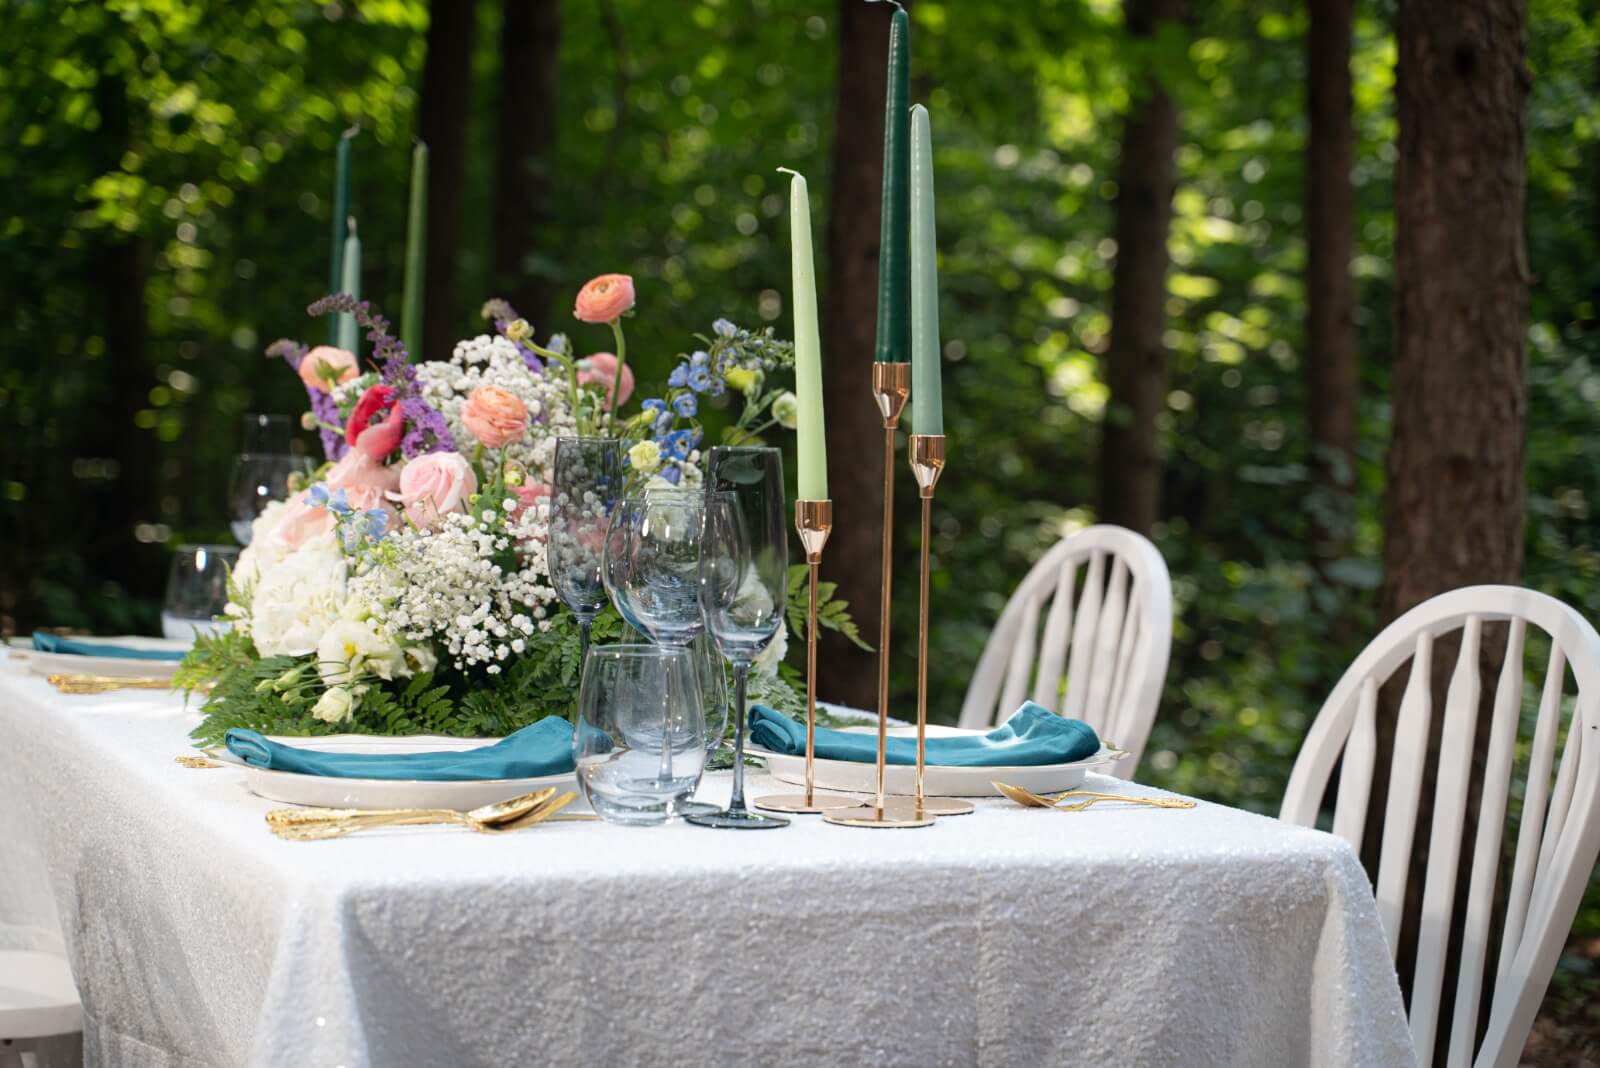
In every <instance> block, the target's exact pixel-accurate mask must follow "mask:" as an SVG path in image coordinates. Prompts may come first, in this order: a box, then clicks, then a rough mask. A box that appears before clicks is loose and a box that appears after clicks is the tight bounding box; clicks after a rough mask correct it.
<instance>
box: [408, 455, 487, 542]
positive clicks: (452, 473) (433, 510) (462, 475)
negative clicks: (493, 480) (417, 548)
mask: <svg viewBox="0 0 1600 1068" xmlns="http://www.w3.org/2000/svg"><path fill="white" fill-rule="evenodd" d="M476 492H478V476H476V475H474V474H473V473H472V465H471V464H469V463H467V458H466V457H465V456H462V455H461V454H460V453H458V452H431V453H429V454H428V455H426V456H419V457H417V458H416V459H415V460H412V461H411V462H410V463H408V464H406V465H405V467H404V468H402V469H401V471H400V492H399V493H391V494H390V495H389V496H390V498H391V499H392V500H396V501H399V502H400V504H401V506H402V507H404V508H405V510H406V515H407V516H408V517H410V519H411V522H413V523H415V524H416V525H417V526H418V527H421V528H422V529H423V530H432V529H433V528H434V527H436V526H438V525H439V517H440V516H443V515H445V514H446V513H448V512H455V511H465V510H466V506H467V500H468V498H470V497H471V496H472V495H473V494H474V493H476Z"/></svg>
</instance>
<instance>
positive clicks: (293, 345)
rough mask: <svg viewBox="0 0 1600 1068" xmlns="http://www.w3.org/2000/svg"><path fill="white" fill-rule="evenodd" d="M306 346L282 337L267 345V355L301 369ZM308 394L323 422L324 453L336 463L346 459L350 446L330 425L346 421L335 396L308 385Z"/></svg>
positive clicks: (307, 350)
mask: <svg viewBox="0 0 1600 1068" xmlns="http://www.w3.org/2000/svg"><path fill="white" fill-rule="evenodd" d="M310 351H311V350H310V349H308V348H307V347H306V346H304V345H302V344H300V343H299V342H298V341H290V340H289V339H288V338H280V339H279V340H277V341H274V342H273V343H272V344H271V345H268V346H267V355H268V356H276V357H281V358H282V359H283V360H284V361H285V362H287V363H288V365H289V366H290V367H292V368H294V369H295V371H297V372H298V371H299V370H300V361H301V360H303V359H305V356H306V353H308V352H310ZM306 396H308V397H309V398H310V399H311V414H312V415H314V416H315V417H316V420H317V422H318V423H320V424H321V426H319V427H318V428H317V435H318V437H320V438H321V439H322V454H323V456H325V457H327V458H328V459H329V460H331V461H332V462H334V463H338V462H339V461H340V460H342V459H344V454H345V453H346V452H349V451H350V446H348V445H346V444H345V440H344V436H343V435H342V434H339V433H338V432H336V431H333V430H329V429H328V428H329V427H332V426H338V425H339V424H340V423H342V422H343V421H344V414H343V413H342V412H340V411H339V406H338V405H337V404H335V403H334V400H333V397H331V396H330V395H328V394H326V393H324V392H322V390H320V389H312V388H311V387H310V386H307V387H306Z"/></svg>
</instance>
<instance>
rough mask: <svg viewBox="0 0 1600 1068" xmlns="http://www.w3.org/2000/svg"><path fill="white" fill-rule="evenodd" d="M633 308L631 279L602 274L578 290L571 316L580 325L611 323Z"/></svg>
mask: <svg viewBox="0 0 1600 1068" xmlns="http://www.w3.org/2000/svg"><path fill="white" fill-rule="evenodd" d="M632 307H633V277H632V276H631V275H626V274H603V275H601V276H600V277H598V278H591V279H589V281H587V282H585V283H584V286H583V288H582V289H580V290H578V299H577V301H576V302H575V304H574V305H573V309H572V314H573V316H574V317H575V318H576V319H577V320H578V321H579V322H580V323H612V322H616V321H617V320H618V319H620V318H622V313H623V312H625V311H628V310H629V309H630V308H632Z"/></svg>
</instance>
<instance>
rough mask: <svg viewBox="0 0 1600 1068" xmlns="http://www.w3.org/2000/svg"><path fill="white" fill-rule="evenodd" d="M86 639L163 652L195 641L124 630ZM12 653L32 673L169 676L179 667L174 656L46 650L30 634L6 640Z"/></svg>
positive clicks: (177, 650) (185, 647)
mask: <svg viewBox="0 0 1600 1068" xmlns="http://www.w3.org/2000/svg"><path fill="white" fill-rule="evenodd" d="M83 640H84V641H87V642H100V643H103V644H106V645H125V646H127V647H128V648H130V649H154V650H158V651H160V652H165V653H187V652H188V651H189V648H190V647H191V646H192V645H194V641H193V640H192V639H189V638H152V637H148V636H146V635H142V634H123V635H118V636H117V637H113V638H103V637H93V638H84V639H83ZM8 644H9V646H10V649H9V651H10V653H11V655H12V656H13V657H15V658H16V659H18V660H21V661H23V662H24V663H26V664H27V665H28V671H29V672H31V673H32V674H34V675H107V676H111V677H114V678H119V679H170V678H172V676H173V675H174V674H176V673H177V671H178V661H176V660H135V659H133V658H131V657H120V656H83V655H81V654H79V653H45V652H40V651H39V650H37V649H35V648H34V647H33V640H32V639H31V638H14V639H12V640H11V642H9V643H8Z"/></svg>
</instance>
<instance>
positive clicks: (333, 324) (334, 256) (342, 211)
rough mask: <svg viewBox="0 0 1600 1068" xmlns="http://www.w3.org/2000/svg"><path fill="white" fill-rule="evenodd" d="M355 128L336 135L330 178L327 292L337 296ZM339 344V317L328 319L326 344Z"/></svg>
mask: <svg viewBox="0 0 1600 1068" xmlns="http://www.w3.org/2000/svg"><path fill="white" fill-rule="evenodd" d="M357 131H358V127H355V126H352V127H350V129H348V130H346V131H345V132H344V133H342V134H340V135H339V147H338V149H337V153H336V156H335V159H336V161H337V164H336V170H335V173H334V177H333V226H332V231H333V237H332V248H331V249H330V250H329V252H328V292H329V293H337V292H339V287H340V286H342V285H344V242H345V237H346V236H347V231H346V220H348V219H349V217H350V140H351V138H353V137H355V135H356V133H357ZM338 343H339V317H338V316H337V315H330V316H328V344H330V345H337V344H338Z"/></svg>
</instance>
